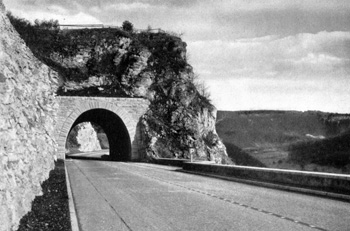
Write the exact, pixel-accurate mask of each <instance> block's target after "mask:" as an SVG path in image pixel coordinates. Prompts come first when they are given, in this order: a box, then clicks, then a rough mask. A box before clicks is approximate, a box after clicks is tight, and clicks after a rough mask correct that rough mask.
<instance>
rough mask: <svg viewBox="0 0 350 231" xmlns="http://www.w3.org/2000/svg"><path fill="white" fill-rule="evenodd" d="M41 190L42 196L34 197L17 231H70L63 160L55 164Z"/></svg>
mask: <svg viewBox="0 0 350 231" xmlns="http://www.w3.org/2000/svg"><path fill="white" fill-rule="evenodd" d="M42 189H43V195H42V196H37V197H35V199H34V201H33V203H32V210H31V211H30V212H28V213H27V214H26V215H25V216H24V217H22V219H21V221H20V226H19V228H18V231H38V230H42V231H46V230H47V231H48V230H55V231H60V230H64V231H71V224H70V215H69V200H68V194H67V185H66V176H65V168H64V161H63V160H58V161H57V162H56V164H55V168H54V169H53V170H52V171H51V172H50V176H49V178H48V179H47V180H46V181H44V182H43V184H42Z"/></svg>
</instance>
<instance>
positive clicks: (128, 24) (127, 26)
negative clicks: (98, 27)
mask: <svg viewBox="0 0 350 231" xmlns="http://www.w3.org/2000/svg"><path fill="white" fill-rule="evenodd" d="M122 28H123V30H125V31H128V32H132V31H133V30H134V25H133V24H132V23H131V22H129V21H128V20H125V21H124V22H123V25H122Z"/></svg>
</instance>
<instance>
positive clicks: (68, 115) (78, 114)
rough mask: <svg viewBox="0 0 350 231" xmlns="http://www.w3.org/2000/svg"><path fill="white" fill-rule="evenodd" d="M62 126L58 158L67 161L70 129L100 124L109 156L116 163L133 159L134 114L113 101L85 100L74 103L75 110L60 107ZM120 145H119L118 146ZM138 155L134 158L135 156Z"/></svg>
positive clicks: (60, 124) (59, 128)
mask: <svg viewBox="0 0 350 231" xmlns="http://www.w3.org/2000/svg"><path fill="white" fill-rule="evenodd" d="M62 110H67V111H63V112H61V113H62V114H63V115H61V117H62V119H61V123H59V124H57V126H56V128H57V129H58V131H57V132H58V139H57V143H58V156H59V157H60V158H65V144H66V140H67V137H68V134H69V132H70V130H71V129H72V128H73V127H74V126H75V125H77V124H79V123H81V122H87V121H90V122H94V123H96V124H99V125H100V126H101V127H102V128H103V129H104V131H105V132H106V135H107V137H108V140H109V143H110V155H111V157H112V159H114V160H131V159H135V157H133V151H134V150H132V149H133V148H132V144H131V143H132V139H133V138H134V137H135V135H136V134H135V133H136V124H135V120H134V119H133V117H132V115H131V114H130V113H128V112H127V111H126V110H124V109H123V108H122V107H119V106H117V105H115V104H113V103H110V102H104V101H97V100H89V98H84V99H82V100H79V102H75V103H74V104H73V107H72V105H71V107H66V108H61V111H62ZM117 142H118V144H117ZM134 156H135V155H134Z"/></svg>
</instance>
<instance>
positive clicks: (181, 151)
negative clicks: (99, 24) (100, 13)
mask: <svg viewBox="0 0 350 231" xmlns="http://www.w3.org/2000/svg"><path fill="white" fill-rule="evenodd" d="M40 33H43V32H42V31H41V32H40ZM48 33H49V34H50V36H55V39H50V40H45V37H47V36H34V37H36V40H37V41H30V40H29V41H27V44H28V45H29V46H30V47H31V48H32V50H33V52H34V53H35V54H36V56H37V57H38V58H40V59H41V60H43V61H44V62H45V63H47V64H48V65H50V66H51V67H52V68H54V69H55V70H57V71H58V73H59V74H60V77H61V80H62V84H61V86H60V89H59V91H58V94H60V95H84V96H86V95H87V96H114V97H118V96H122V97H143V98H147V99H148V100H149V101H150V102H151V104H150V108H149V110H148V112H147V113H146V114H145V115H144V116H143V117H142V118H141V121H140V124H141V130H142V137H143V141H144V147H145V149H144V150H145V152H146V154H147V155H145V156H147V157H148V158H149V159H152V158H154V157H171V158H190V156H191V155H192V156H193V158H194V159H202V160H215V161H216V162H220V163H226V162H228V161H229V159H228V157H227V154H226V150H225V147H224V145H223V144H222V142H221V140H220V139H219V137H218V135H217V133H216V131H215V126H214V124H215V117H216V110H215V107H214V106H213V105H212V104H211V103H210V101H209V99H207V98H206V97H205V96H204V95H203V94H201V93H200V92H199V91H198V89H197V88H196V85H195V83H194V74H193V70H192V67H191V66H190V65H189V64H188V63H187V60H186V43H185V42H183V41H182V40H181V39H180V38H179V37H177V36H174V35H170V34H167V33H162V32H160V33H151V32H150V31H144V32H138V33H134V32H126V31H123V30H122V29H118V28H100V29H80V30H60V31H57V29H55V28H52V29H51V31H49V32H48ZM25 37H27V36H25ZM32 37H33V36H32ZM38 43H39V44H42V43H45V44H49V45H46V46H47V47H48V48H47V49H43V48H42V47H37V45H36V44H38Z"/></svg>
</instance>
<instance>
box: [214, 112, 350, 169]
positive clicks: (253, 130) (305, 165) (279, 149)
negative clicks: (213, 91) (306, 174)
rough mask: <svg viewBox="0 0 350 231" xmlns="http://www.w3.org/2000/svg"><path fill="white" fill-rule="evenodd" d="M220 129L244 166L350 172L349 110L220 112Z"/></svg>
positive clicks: (218, 123) (218, 115)
mask: <svg viewBox="0 0 350 231" xmlns="http://www.w3.org/2000/svg"><path fill="white" fill-rule="evenodd" d="M216 130H217V132H218V134H219V136H220V137H221V138H222V139H223V141H224V143H225V145H226V147H227V153H228V155H229V156H230V157H231V158H232V160H234V161H235V162H236V163H237V164H240V165H250V166H266V167H269V168H284V169H296V170H308V171H324V172H337V173H350V114H334V113H324V112H319V111H306V112H299V111H236V112H229V111H218V113H217V122H216Z"/></svg>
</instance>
